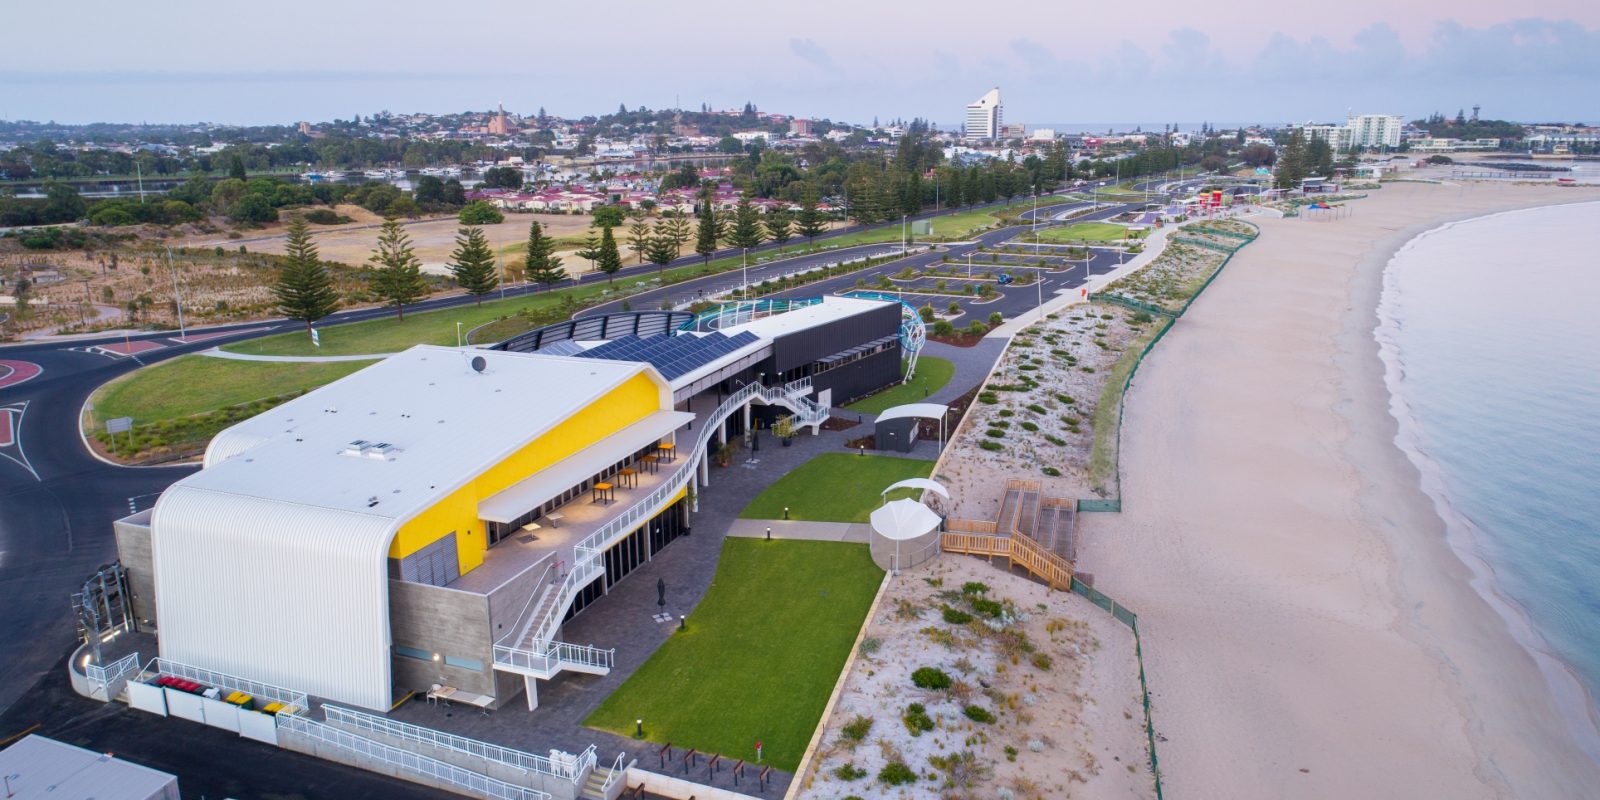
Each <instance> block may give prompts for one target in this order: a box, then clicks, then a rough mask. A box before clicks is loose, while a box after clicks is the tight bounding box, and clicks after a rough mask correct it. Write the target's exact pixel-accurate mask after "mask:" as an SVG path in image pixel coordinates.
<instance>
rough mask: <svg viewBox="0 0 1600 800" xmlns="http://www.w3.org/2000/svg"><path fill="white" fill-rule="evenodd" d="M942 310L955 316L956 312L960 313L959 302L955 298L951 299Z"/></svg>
mask: <svg viewBox="0 0 1600 800" xmlns="http://www.w3.org/2000/svg"><path fill="white" fill-rule="evenodd" d="M944 310H945V311H947V312H949V314H950V315H951V316H955V315H956V314H960V313H961V304H960V303H958V302H956V301H955V300H951V301H950V305H948V306H945V309H944Z"/></svg>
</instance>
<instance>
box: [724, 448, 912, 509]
mask: <svg viewBox="0 0 1600 800" xmlns="http://www.w3.org/2000/svg"><path fill="white" fill-rule="evenodd" d="M932 469H933V462H932V461H922V460H920V459H915V458H895V457H892V456H861V455H852V454H850V453H823V454H821V455H819V456H817V457H816V458H813V459H811V460H810V461H807V462H806V463H805V464H802V465H801V466H800V468H799V469H796V470H794V471H792V472H790V473H789V474H787V475H785V476H783V477H782V478H779V479H778V480H777V481H776V482H775V483H773V484H772V485H771V486H768V487H767V488H766V490H765V491H763V492H762V493H761V494H759V495H756V498H755V499H754V500H751V501H750V504H749V505H747V506H745V507H744V510H743V511H741V512H739V516H740V517H742V518H744V519H782V518H783V510H784V509H785V508H788V509H789V518H790V519H803V520H812V521H815V522H866V521H867V517H868V516H869V515H871V514H872V510H873V509H875V508H877V507H878V505H879V504H880V503H881V502H882V500H881V498H880V496H879V493H880V492H882V491H883V489H884V487H886V486H888V485H889V484H891V483H894V482H896V481H902V480H905V479H906V478H926V477H928V472H929V471H931V470H932ZM909 494H910V493H909V492H908V493H907V494H905V495H898V496H909ZM891 499H892V498H891Z"/></svg>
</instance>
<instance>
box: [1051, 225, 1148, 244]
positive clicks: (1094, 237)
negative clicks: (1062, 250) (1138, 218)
mask: <svg viewBox="0 0 1600 800" xmlns="http://www.w3.org/2000/svg"><path fill="white" fill-rule="evenodd" d="M1127 237H1128V229H1127V228H1124V227H1122V226H1121V225H1112V224H1111V223H1109V222H1079V223H1076V224H1073V225H1063V226H1061V227H1057V228H1044V229H1042V230H1040V231H1039V240H1040V241H1043V242H1080V241H1085V242H1110V241H1115V240H1117V239H1124V238H1127Z"/></svg>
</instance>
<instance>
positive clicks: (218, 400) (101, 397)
mask: <svg viewBox="0 0 1600 800" xmlns="http://www.w3.org/2000/svg"><path fill="white" fill-rule="evenodd" d="M370 363H372V362H370V361H338V362H329V363H273V362H259V361H229V360H226V359H221V358H210V357H208V356H198V355H188V356H181V357H179V358H175V359H172V360H171V361H164V362H161V363H159V364H155V365H152V366H149V367H145V368H144V369H141V370H137V371H135V372H132V373H129V374H128V375H126V376H124V377H123V378H120V379H118V380H116V381H113V382H112V383H109V384H107V385H105V386H102V387H100V389H98V390H96V391H95V393H94V395H93V397H92V398H91V400H92V402H93V403H94V412H93V419H92V420H86V422H88V424H90V425H91V426H92V427H91V428H90V433H91V434H93V435H94V437H95V439H96V440H98V441H99V442H100V443H101V444H102V445H104V446H105V447H106V449H107V450H109V451H111V452H112V453H113V454H114V455H117V456H121V457H124V458H132V457H138V456H141V455H148V454H160V453H179V452H188V451H197V450H199V449H202V448H204V447H205V444H206V442H208V441H210V440H211V437H212V436H215V435H216V434H217V432H218V431H221V430H222V429H223V428H226V427H228V426H229V425H232V424H234V423H236V422H239V421H241V420H244V419H248V418H250V417H252V416H255V415H256V414H259V413H261V412H263V411H265V410H267V409H269V408H272V407H273V406H276V405H278V404H279V403H282V402H284V401H285V400H288V399H290V398H293V397H296V396H299V395H301V394H304V393H306V392H308V391H310V390H312V389H315V388H317V387H318V386H322V385H323V384H326V383H331V382H332V381H335V380H338V379H339V378H342V377H344V376H346V375H349V374H350V373H352V372H355V371H356V370H358V369H361V368H362V367H365V366H367V365H368V364H370ZM269 387H270V388H269ZM119 417H132V418H133V422H134V426H133V436H132V437H131V439H130V437H129V436H128V435H127V434H119V435H117V436H109V435H107V434H106V432H105V420H108V419H116V418H119Z"/></svg>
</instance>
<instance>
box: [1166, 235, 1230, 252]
mask: <svg viewBox="0 0 1600 800" xmlns="http://www.w3.org/2000/svg"><path fill="white" fill-rule="evenodd" d="M1172 241H1173V243H1175V244H1187V245H1192V246H1194V247H1204V248H1206V249H1207V250H1215V251H1217V252H1219V253H1232V252H1233V251H1235V250H1237V249H1239V248H1237V247H1229V246H1227V245H1225V244H1221V243H1219V242H1208V241H1206V240H1205V239H1196V238H1194V237H1191V236H1174V237H1172Z"/></svg>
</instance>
